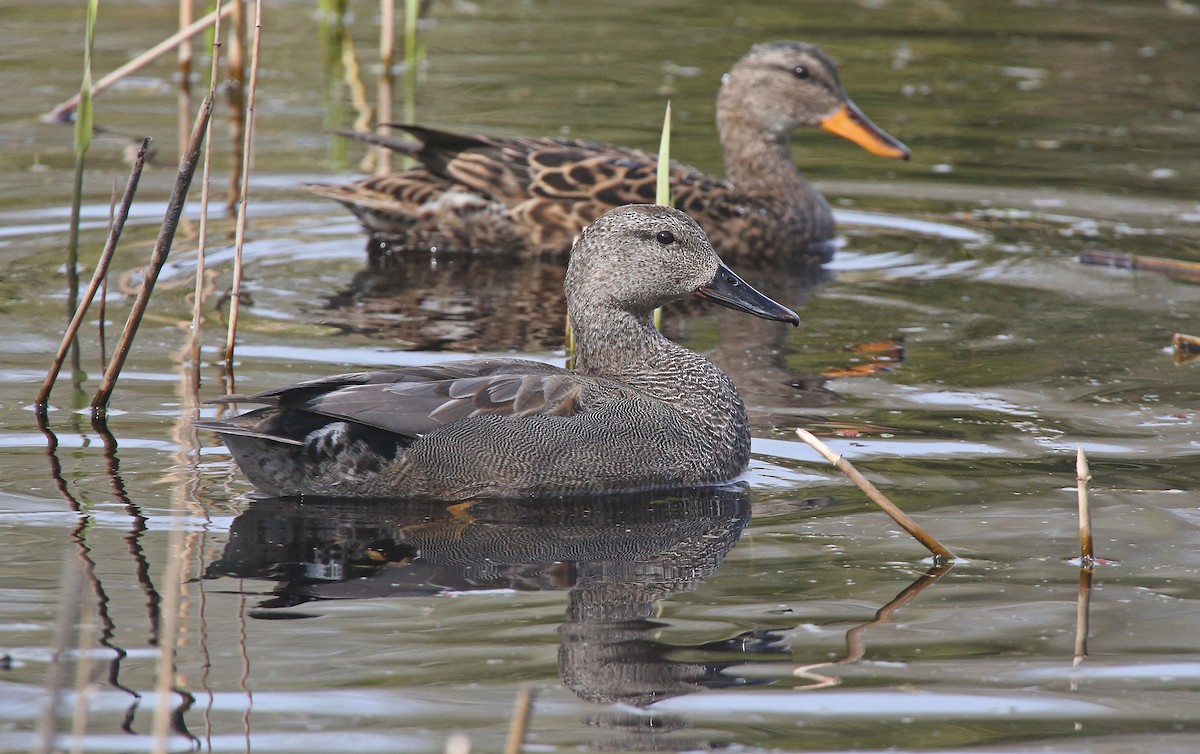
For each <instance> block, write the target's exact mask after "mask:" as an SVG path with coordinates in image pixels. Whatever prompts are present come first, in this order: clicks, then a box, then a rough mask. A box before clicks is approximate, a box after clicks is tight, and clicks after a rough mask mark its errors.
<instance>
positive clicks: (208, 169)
mask: <svg viewBox="0 0 1200 754" xmlns="http://www.w3.org/2000/svg"><path fill="white" fill-rule="evenodd" d="M234 2H240V0H234ZM221 3H222V0H217V10H218V11H220V10H221ZM220 60H221V22H220V17H219V16H218V20H217V23H216V26H215V27H213V51H212V68H211V70H210V72H209V79H208V98H209V100H210V101H211V100H216V97H217V78H218V76H220V73H221V63H220ZM211 186H212V118H209V120H208V127H207V129H206V132H205V136H204V170H203V172H202V175H201V179H200V229H199V237H198V238H197V240H196V289H195V292H194V293H193V298H192V329H191V337H190V338H189V339H188V350H187V352H188V357H189V360H190V361H191V365H192V375H191V385H190V388H191V391H192V396H193V398H196V397H198V396H199V393H200V321H201V319H202V318H203V315H202V313H201V308H202V307H203V305H204V263H205V259H204V256H205V250H206V248H207V243H208V202H209V192H210V189H211Z"/></svg>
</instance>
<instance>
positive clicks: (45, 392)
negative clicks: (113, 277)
mask: <svg viewBox="0 0 1200 754" xmlns="http://www.w3.org/2000/svg"><path fill="white" fill-rule="evenodd" d="M149 148H150V138H149V137H147V138H146V139H144V140H143V141H142V147H141V149H139V150H138V153H137V156H136V157H135V158H134V160H133V168H132V169H131V170H130V171H129V180H128V182H126V184H125V193H124V195H122V197H121V204H120V207H119V209H118V211H117V214H116V217H115V218H114V219H113V222H112V224H111V225H110V226H109V229H108V240H106V241H105V242H104V250H103V251H102V252H100V259H99V261H97V262H96V271H95V272H94V273H93V274H92V282H91V283H89V284H88V287H87V290H86V291H84V294H83V300H82V301H80V302H79V305H78V306H77V307H76V309H75V313H74V315H73V316H72V317H71V321H70V323H69V324H68V325H67V331H66V333H64V334H63V339H62V343H60V344H59V346H58V353H57V354H55V356H54V362H53V363H52V364H51V365H50V371H49V372H48V373H47V374H46V379H45V381H44V382H43V383H42V389H41V390H39V391H38V394H37V398H36V399H35V400H34V404H35V405H36V407H37V410H38V411H39V412H44V411H45V410H46V404H47V403H48V401H49V400H50V391H51V390H53V389H54V383H55V382H56V381H57V380H58V373H59V371H60V370H61V369H62V365H63V362H64V361H65V360H66V358H67V353H68V352H69V351H70V349H71V346H72V344H74V343H75V338H76V337H77V336H78V334H79V328H80V327H81V326H82V325H83V318H84V317H85V316H87V311H88V307H89V306H91V303H92V301H93V300H94V299H95V298H96V291H97V290H99V288H100V286H101V283H102V282H103V281H104V280H105V278H106V277H107V275H108V266H109V264H110V263H111V262H112V257H113V253H114V252H116V250H117V242H118V241H120V240H121V231H122V230H123V229H124V228H125V221H126V220H127V219H128V218H129V208H130V206H132V205H133V196H134V194H136V193H137V187H138V181H139V180H140V179H141V177H142V168H143V167H145V164H146V152H147V151H148V150H149Z"/></svg>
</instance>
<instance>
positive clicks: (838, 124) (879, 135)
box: [821, 100, 912, 160]
mask: <svg viewBox="0 0 1200 754" xmlns="http://www.w3.org/2000/svg"><path fill="white" fill-rule="evenodd" d="M821 128H823V129H825V130H826V131H828V132H829V133H832V134H837V135H838V136H841V137H842V138H843V139H849V140H850V141H852V142H854V143H855V144H857V145H859V146H860V147H862V148H863V149H865V150H867V151H868V152H870V153H871V154H877V155H879V156H880V157H891V158H893V159H897V160H907V159H908V158H909V157H910V156H911V155H912V152H910V151H909V150H908V147H906V146H904V145H903V144H901V143H900V142H898V141H896V140H895V139H893V138H892V137H891V136H890V135H889V134H888V133H887V132H886V131H884V130H883V129H882V128H880V127H879V126H877V125H875V124H874V123H872V122H871V121H870V119H869V118H867V116H865V115H863V113H862V110H859V109H858V108H857V107H856V106H855V105H854V103H853V102H851V101H849V100H847V101H845V102H843V103H842V104H841V106H840V107H838V109H837V110H836V111H835V112H834V113H833V115H830V116H828V117H826V118H825V120H823V121H821Z"/></svg>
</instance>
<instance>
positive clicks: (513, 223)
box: [305, 42, 909, 261]
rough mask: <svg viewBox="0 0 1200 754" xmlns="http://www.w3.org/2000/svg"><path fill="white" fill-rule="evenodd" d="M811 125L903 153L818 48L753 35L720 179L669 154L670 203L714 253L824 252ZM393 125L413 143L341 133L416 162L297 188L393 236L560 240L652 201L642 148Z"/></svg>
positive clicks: (557, 248)
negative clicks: (799, 142)
mask: <svg viewBox="0 0 1200 754" xmlns="http://www.w3.org/2000/svg"><path fill="white" fill-rule="evenodd" d="M818 126H819V127H821V128H823V129H825V130H826V131H831V132H832V133H835V134H837V135H839V136H842V137H845V138H847V139H849V140H850V141H853V142H854V143H856V144H858V145H859V146H861V147H863V148H864V149H866V150H868V151H870V152H873V153H875V154H877V155H882V156H884V157H893V158H898V159H908V157H909V150H908V148H907V147H905V146H904V145H903V144H901V143H900V142H898V141H896V140H895V139H893V138H892V137H891V136H889V135H888V134H886V133H884V132H883V131H882V130H881V129H879V128H878V127H877V126H875V125H874V124H873V123H871V121H870V120H868V119H867V117H866V116H865V115H863V114H862V112H861V111H860V110H859V109H858V108H857V107H856V106H855V105H854V103H853V102H851V101H850V99H849V98H848V97H847V96H846V93H845V92H844V91H843V90H842V86H841V84H840V83H839V82H838V76H837V71H836V70H835V69H834V66H833V62H832V61H830V59H829V58H828V57H827V56H826V55H825V53H823V52H821V51H820V50H819V49H817V48H816V47H813V46H812V45H808V44H803V43H800V42H768V43H764V44H759V45H756V46H755V47H754V48H753V49H752V50H750V52H749V53H747V54H746V56H745V57H743V58H742V59H741V60H739V61H738V62H737V64H736V65H734V67H733V69H732V70H730V72H729V73H728V74H727V75H726V76H725V77H724V83H723V84H722V85H721V90H720V93H719V94H718V95H717V130H718V131H719V133H720V138H721V147H722V148H723V149H724V152H725V176H726V177H725V179H724V180H721V179H719V178H714V177H712V176H709V175H706V174H704V173H702V172H700V171H699V170H696V169H695V168H691V167H688V166H687V165H683V164H681V163H678V162H672V163H671V187H672V188H671V191H672V198H673V200H674V205H675V206H676V207H678V208H679V209H681V210H683V211H684V212H687V213H688V214H689V215H691V216H692V217H693V218H694V219H695V220H696V221H697V222H698V223H700V225H701V227H703V228H704V230H705V232H706V233H707V234H708V236H709V238H710V239H711V241H712V244H713V246H714V247H715V248H716V249H717V252H718V253H719V254H721V255H722V256H723V257H724V258H726V259H733V258H735V257H747V258H748V257H749V256H750V255H754V257H755V258H756V259H762V258H767V259H783V260H796V259H808V260H820V261H827V260H828V259H829V258H830V256H831V255H832V249H833V245H832V244H831V243H830V240H831V239H832V238H833V236H834V223H833V215H832V214H831V213H830V211H829V205H828V204H827V203H826V202H825V199H824V197H822V196H821V194H820V193H819V192H817V190H816V189H814V188H813V187H812V186H811V185H809V183H808V182H807V181H806V180H804V178H803V177H802V176H801V175H800V173H799V171H798V170H796V166H795V165H794V164H793V163H792V154H791V137H792V132H794V131H796V130H798V129H801V128H813V127H818ZM394 127H396V128H400V129H402V130H404V131H407V132H408V133H409V134H411V135H412V136H414V137H416V138H417V140H418V141H416V142H413V141H408V140H403V139H394V138H389V137H386V136H381V135H377V134H372V133H354V134H348V135H352V136H354V137H355V138H358V139H361V140H363V141H366V142H370V143H374V144H381V145H383V146H386V147H388V148H390V149H393V150H395V151H397V152H400V153H403V154H406V155H409V156H411V157H412V158H414V159H416V160H417V161H418V162H420V163H421V165H420V167H415V168H411V169H408V170H404V171H401V172H397V173H392V174H389V175H382V176H377V177H372V178H366V179H363V180H360V181H356V182H353V183H348V184H343V185H336V184H322V183H316V184H306V186H305V187H306V188H308V189H309V190H311V191H314V192H316V193H318V194H320V195H321V196H325V197H328V198H331V199H335V200H337V201H339V202H341V203H342V204H344V205H345V206H346V207H348V208H349V209H350V210H351V211H352V212H353V213H354V214H355V215H357V216H358V218H359V220H360V221H361V222H362V224H363V226H364V227H365V228H366V230H367V231H368V232H369V233H370V234H371V235H372V236H373V237H375V238H377V239H378V240H380V241H382V242H384V243H385V244H387V245H388V246H390V247H393V248H399V249H424V250H429V249H438V250H444V251H451V250H459V251H465V250H506V251H518V252H519V251H533V252H561V251H566V250H567V249H568V248H569V247H570V244H571V241H572V239H573V238H574V237H575V236H576V234H578V233H579V230H580V229H581V228H583V226H585V225H587V224H588V223H590V222H591V221H593V220H595V219H596V218H597V217H599V216H600V215H601V214H602V213H604V212H605V211H607V210H609V209H611V208H612V207H615V206H618V205H622V204H630V203H650V202H653V201H654V199H655V171H656V165H657V162H658V158H657V156H655V155H652V154H649V153H647V152H642V151H639V150H636V149H628V148H625V147H618V146H612V145H609V144H597V143H592V142H587V141H578V140H575V139H525V138H503V137H492V136H475V135H462V134H454V133H448V132H445V131H438V130H434V129H431V128H425V127H421V126H415V125H402V126H394Z"/></svg>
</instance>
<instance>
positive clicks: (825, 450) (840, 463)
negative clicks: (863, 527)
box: [796, 429, 955, 561]
mask: <svg viewBox="0 0 1200 754" xmlns="http://www.w3.org/2000/svg"><path fill="white" fill-rule="evenodd" d="M796 434H797V435H798V436H799V437H800V439H801V440H804V441H805V442H806V443H808V444H809V445H811V446H812V447H813V448H814V449H816V451H817V452H818V453H820V454H821V455H822V456H824V457H825V459H826V460H827V461H829V462H830V463H832V464H833V465H834V466H835V467H837V469H838V470H839V471H841V472H842V473H843V474H845V475H846V476H847V477H849V478H850V481H852V482H854V483H855V484H856V485H858V488H859V489H860V490H862V491H863V492H865V493H866V494H867V497H869V498H871V501H872V502H874V503H875V504H876V505H878V506H879V507H880V508H883V510H884V512H885V513H887V514H888V515H889V516H891V517H892V520H893V521H895V522H896V523H897V524H899V525H900V527H901V528H902V529H904V530H905V531H906V532H908V533H909V534H911V535H912V536H913V537H914V538H915V539H916V540H917V541H918V542H920V543H921V544H922V545H924V546H925V548H926V549H927V550H929V551H930V552H931V553H933V556H934V557H935V558H941V559H943V560H947V561H950V560H954V559H955V558H954V553H952V552H950V550H948V549H946V547H945V546H943V545H942V543H941V542H938V541H937V540H936V539H934V537H933V535H931V534H930V533H929V532H927V531H925V530H924V529H922V528H921V526H920V525H919V524H918V523H917V522H916V521H913V520H912V519H911V518H909V517H908V514H906V513H905V512H904V511H902V510H900V509H899V508H898V507H896V504H895V503H893V502H892V501H891V500H888V499H887V497H886V496H884V494H883V493H882V492H880V491H879V490H878V489H877V488H876V487H875V485H873V484H871V482H870V481H869V480H868V479H867V478H866V477H864V476H863V475H862V474H861V473H859V471H858V469H856V468H854V466H853V465H852V464H851V463H850V462H849V461H847V460H846V459H845V458H843V457H842V456H840V455H838V454H837V453H834V452H833V449H832V448H830V447H829V446H828V445H826V444H825V443H823V442H821V441H820V440H818V439H817V438H816V437H815V436H814V435H813V434H812V433H811V432H809V431H808V430H806V429H797V430H796Z"/></svg>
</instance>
